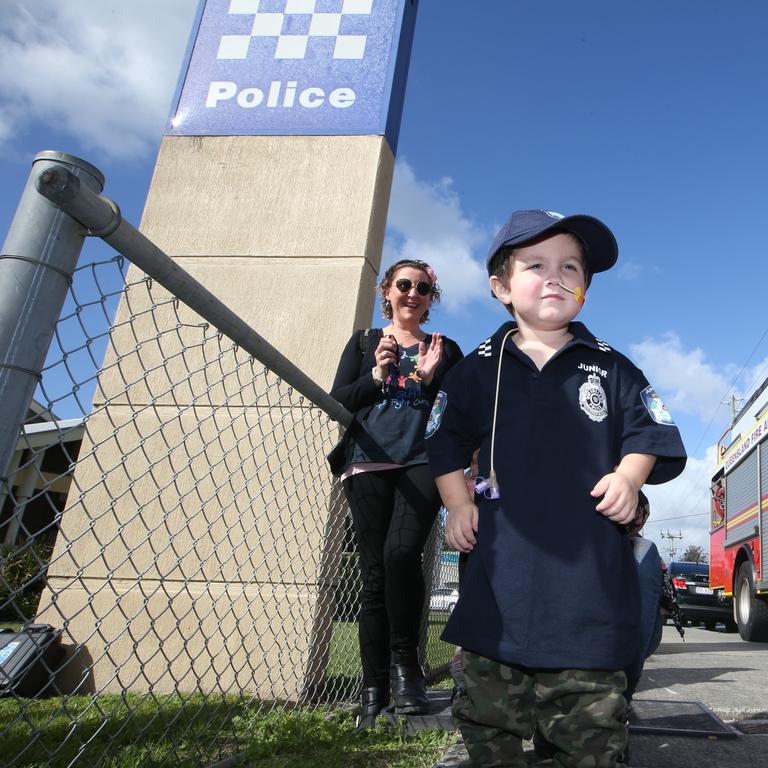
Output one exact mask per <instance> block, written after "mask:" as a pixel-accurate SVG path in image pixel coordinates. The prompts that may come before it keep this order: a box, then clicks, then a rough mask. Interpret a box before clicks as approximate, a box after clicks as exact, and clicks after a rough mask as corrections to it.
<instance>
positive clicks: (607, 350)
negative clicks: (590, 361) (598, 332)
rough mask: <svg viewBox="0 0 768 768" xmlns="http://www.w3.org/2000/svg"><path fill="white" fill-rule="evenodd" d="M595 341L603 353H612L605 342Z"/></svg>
mask: <svg viewBox="0 0 768 768" xmlns="http://www.w3.org/2000/svg"><path fill="white" fill-rule="evenodd" d="M595 341H596V342H597V348H598V349H599V350H600V351H601V352H610V351H611V348H610V347H609V346H608V345H607V344H606V343H605V342H604V341H600V339H595Z"/></svg>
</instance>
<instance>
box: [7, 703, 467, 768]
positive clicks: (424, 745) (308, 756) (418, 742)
mask: <svg viewBox="0 0 768 768" xmlns="http://www.w3.org/2000/svg"><path fill="white" fill-rule="evenodd" d="M264 709H265V704H264V703H263V702H250V703H247V702H243V701H241V700H238V699H234V698H226V697H221V696H219V697H213V696H208V697H205V698H204V697H202V696H201V695H199V694H195V695H192V696H188V697H181V696H164V697H157V696H155V697H151V696H143V697H140V696H137V695H133V694H129V695H126V696H124V697H121V696H117V695H104V696H100V697H98V698H96V699H93V698H91V697H87V696H80V697H71V698H69V699H67V700H66V702H65V704H63V702H62V701H61V700H59V699H47V700H40V701H24V700H11V699H9V700H0V741H1V742H2V753H3V758H4V765H7V766H9V768H37V767H38V766H46V768H47V767H48V766H50V767H51V768H64V766H69V765H73V764H76V765H83V766H99V768H102V766H103V767H104V768H117V767H118V766H120V768H139V766H145V765H172V766H174V768H177V767H178V768H187V767H188V768H192V766H195V768H197V767H199V766H200V765H210V764H212V763H214V762H216V761H217V760H221V759H222V758H224V757H227V756H234V755H239V756H241V757H242V758H243V761H242V763H241V764H242V765H243V766H247V767H248V768H267V767H268V766H269V768H306V766H307V765H312V766H313V768H337V767H338V768H342V767H343V768H347V767H350V766H351V768H357V766H359V768H385V766H386V767H387V768H422V766H423V767H424V768H428V767H429V766H432V765H434V763H435V762H436V761H437V759H438V757H439V755H440V752H441V751H442V750H443V749H444V748H445V747H446V746H447V745H449V744H451V743H452V742H453V740H454V737H453V734H447V733H444V732H422V733H419V734H416V735H413V736H409V735H405V734H404V733H403V732H402V731H400V730H399V729H397V728H392V727H389V728H388V727H386V726H380V727H378V728H376V729H375V730H370V731H366V732H363V733H356V732H355V730H354V721H353V719H352V717H351V716H350V715H344V714H329V713H328V712H325V711H322V710H314V711H309V710H302V709H294V710H287V709H284V708H280V709H278V708H275V709H274V710H273V711H272V712H267V713H265V712H264ZM6 761H8V762H6Z"/></svg>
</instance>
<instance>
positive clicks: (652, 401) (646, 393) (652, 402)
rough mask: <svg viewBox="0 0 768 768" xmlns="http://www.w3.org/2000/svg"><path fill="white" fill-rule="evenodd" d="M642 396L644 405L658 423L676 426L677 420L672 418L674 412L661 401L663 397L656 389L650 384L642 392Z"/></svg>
mask: <svg viewBox="0 0 768 768" xmlns="http://www.w3.org/2000/svg"><path fill="white" fill-rule="evenodd" d="M640 398H641V399H642V401H643V405H644V406H645V407H646V410H647V411H648V413H649V414H650V415H651V418H652V419H653V420H654V421H655V422H656V423H657V424H664V425H666V426H670V427H674V426H675V420H674V419H673V418H672V414H671V413H670V412H669V408H667V406H666V405H664V403H663V402H662V401H661V398H660V397H659V396H658V395H657V394H656V390H655V389H654V388H653V387H652V386H650V385H648V386H647V387H646V388H645V389H644V390H643V391H642V392H641V393H640Z"/></svg>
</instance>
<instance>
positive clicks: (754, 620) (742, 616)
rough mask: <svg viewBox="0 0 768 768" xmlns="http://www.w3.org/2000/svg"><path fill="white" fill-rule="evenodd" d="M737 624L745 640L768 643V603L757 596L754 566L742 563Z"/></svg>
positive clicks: (738, 575) (737, 580)
mask: <svg viewBox="0 0 768 768" xmlns="http://www.w3.org/2000/svg"><path fill="white" fill-rule="evenodd" d="M734 591H735V596H734V599H735V603H736V622H737V623H738V625H739V634H740V635H741V637H742V639H743V640H747V641H749V642H753V643H762V642H766V641H768V603H765V602H763V601H762V600H761V599H760V598H759V597H756V596H755V580H754V577H753V576H752V566H751V565H750V564H749V563H742V564H741V566H740V567H739V572H738V574H737V576H736V589H735V590H734Z"/></svg>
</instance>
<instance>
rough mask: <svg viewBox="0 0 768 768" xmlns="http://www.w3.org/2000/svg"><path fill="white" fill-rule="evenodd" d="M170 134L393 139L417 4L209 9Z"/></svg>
mask: <svg viewBox="0 0 768 768" xmlns="http://www.w3.org/2000/svg"><path fill="white" fill-rule="evenodd" d="M201 11H202V12H201V13H200V14H199V22H198V25H197V27H196V29H195V30H194V31H193V41H194V42H193V45H192V49H191V52H190V54H189V56H188V60H187V66H186V71H185V73H184V75H183V77H182V80H181V85H180V91H179V95H178V99H177V101H176V108H175V110H174V112H173V114H172V116H171V120H170V123H169V126H168V129H167V131H166V132H167V133H168V134H173V135H182V136H201V135H203V136H240V135H249V136H253V135H262V136H273V135H278V136H292V135H304V136H306V135H339V134H346V135H360V134H379V135H386V136H387V138H388V140H389V143H390V146H391V147H392V149H393V151H394V150H395V148H396V144H397V134H398V131H399V126H400V115H401V112H402V102H403V96H404V90H405V80H406V75H407V72H408V62H409V58H410V52H411V41H412V39H413V28H414V24H415V19H416V0H206V1H205V2H203V4H202V6H201Z"/></svg>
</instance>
